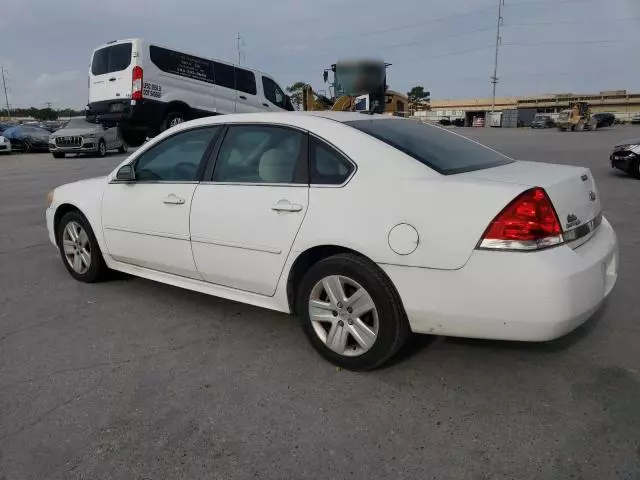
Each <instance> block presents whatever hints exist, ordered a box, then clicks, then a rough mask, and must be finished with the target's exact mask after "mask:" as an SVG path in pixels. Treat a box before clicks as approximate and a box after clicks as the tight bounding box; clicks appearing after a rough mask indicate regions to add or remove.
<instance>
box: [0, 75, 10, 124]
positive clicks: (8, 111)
mask: <svg viewBox="0 0 640 480" xmlns="http://www.w3.org/2000/svg"><path fill="white" fill-rule="evenodd" d="M0 72H2V88H3V89H4V100H5V102H6V104H7V115H8V116H9V120H11V109H10V108H9V95H7V80H6V79H5V78H4V67H0Z"/></svg>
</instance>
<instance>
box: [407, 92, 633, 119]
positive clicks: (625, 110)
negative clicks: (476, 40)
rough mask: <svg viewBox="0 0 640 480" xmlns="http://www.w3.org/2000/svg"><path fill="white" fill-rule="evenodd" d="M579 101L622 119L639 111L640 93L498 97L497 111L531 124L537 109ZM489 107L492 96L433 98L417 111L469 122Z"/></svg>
mask: <svg viewBox="0 0 640 480" xmlns="http://www.w3.org/2000/svg"><path fill="white" fill-rule="evenodd" d="M580 101H583V102H588V103H589V105H591V111H592V112H593V113H597V112H611V113H613V114H615V116H616V118H618V119H620V120H622V121H628V120H630V119H631V117H632V116H633V115H634V114H636V113H640V93H628V92H627V91H626V90H613V91H604V92H600V93H596V94H575V93H557V94H548V95H539V96H529V97H496V99H495V111H496V112H505V111H508V115H507V117H509V118H510V119H514V118H515V119H517V122H516V123H517V124H520V125H528V124H530V123H531V120H532V119H533V117H534V115H535V114H536V113H558V112H560V111H562V110H565V109H568V108H569V104H570V103H571V102H580ZM490 111H491V98H473V99H460V100H432V101H431V111H429V112H416V115H418V116H425V117H429V118H430V119H432V120H440V119H442V118H447V117H448V118H449V119H450V120H451V121H455V120H458V121H459V122H464V124H465V125H467V126H470V125H472V124H473V123H474V120H478V119H483V121H484V119H485V118H487V117H488V116H487V113H489V112H490ZM510 126H511V125H510ZM513 126H515V124H514V125H513Z"/></svg>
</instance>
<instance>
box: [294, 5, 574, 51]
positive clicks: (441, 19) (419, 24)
mask: <svg viewBox="0 0 640 480" xmlns="http://www.w3.org/2000/svg"><path fill="white" fill-rule="evenodd" d="M572 1H576V0H572ZM488 10H493V7H485V8H480V9H478V10H472V11H471V12H465V13H458V14H456V15H449V16H446V17H438V18H432V19H430V20H426V21H423V22H416V23H409V24H406V25H399V26H397V27H390V28H385V29H382V30H369V31H367V32H360V33H352V34H348V35H338V36H336V35H332V36H328V37H321V38H314V39H311V40H306V41H303V42H299V43H298V45H307V44H309V43H313V42H322V41H325V40H345V39H349V38H358V37H366V36H370V35H378V34H381V33H389V32H395V31H398V30H407V29H410V28H415V27H422V26H424V25H430V24H432V23H437V22H444V21H446V20H454V19H458V18H462V17H467V16H470V15H475V14H478V13H482V12H486V11H488Z"/></svg>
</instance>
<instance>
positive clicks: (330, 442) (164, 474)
mask: <svg viewBox="0 0 640 480" xmlns="http://www.w3.org/2000/svg"><path fill="white" fill-rule="evenodd" d="M457 132H459V133H462V134H464V135H468V136H470V137H472V138H474V139H478V140H480V141H482V142H484V143H486V144H488V145H490V146H492V147H494V148H496V149H498V150H500V151H503V152H505V153H507V154H509V155H511V156H514V157H516V158H519V159H523V160H539V161H547V162H555V163H565V164H571V165H584V166H587V167H589V168H591V170H592V172H593V174H594V176H595V178H596V181H597V184H598V188H599V192H600V196H601V199H602V202H603V208H604V214H605V215H606V216H607V218H608V219H609V220H610V221H611V223H612V224H613V226H614V228H615V230H616V232H617V234H618V239H619V243H620V276H619V279H618V283H617V285H616V287H615V289H614V290H613V292H612V293H611V295H610V297H609V299H608V301H607V302H606V304H605V305H604V307H603V308H602V309H601V310H600V311H599V312H598V313H597V314H596V315H595V317H594V318H593V319H592V320H591V321H589V322H588V323H587V324H585V325H584V326H582V327H581V328H579V329H578V330H577V331H575V332H573V333H572V334H570V335H568V336H566V337H564V338H562V339H560V340H557V341H554V342H550V343H544V344H520V343H513V342H496V341H478V340H465V339H453V338H444V337H435V338H434V337H428V336H416V337H414V338H412V339H411V342H410V345H409V346H408V347H407V348H406V349H405V350H404V351H403V352H402V355H401V356H400V357H399V358H398V359H396V361H395V362H393V363H392V364H391V365H389V366H387V367H386V368H383V369H381V370H377V371H374V372H370V373H352V372H348V371H340V370H337V369H336V368H335V367H333V366H332V365H330V364H329V363H327V362H325V361H324V360H322V359H321V358H320V357H319V356H318V355H317V354H316V353H315V352H314V351H313V350H312V348H311V347H310V346H309V345H308V344H307V342H306V340H305V338H304V336H303V333H302V330H301V328H300V326H299V325H298V320H297V319H296V318H293V317H289V316H287V315H283V314H279V313H274V312H270V311H266V310H261V309H258V308H254V307H251V306H247V305H242V304H238V303H234V302H230V301H226V300H221V299H217V298H214V297H208V296H205V295H202V294H198V293H194V292H189V291H185V290H180V289H177V288H173V287H169V286H165V285H161V284H157V283H153V282H150V281H146V280H141V279H136V278H120V279H115V280H112V281H109V282H106V283H102V284H96V285H86V284H82V283H79V282H76V281H75V280H73V279H72V278H71V277H70V276H69V274H68V273H67V272H66V270H65V269H64V267H63V265H62V263H61V260H60V258H59V255H58V252H57V251H56V249H55V248H54V247H53V246H52V245H51V244H49V243H48V240H47V234H46V228H45V223H44V209H45V196H46V193H47V191H48V190H50V189H51V188H53V187H55V186H57V185H60V184H62V183H66V182H70V181H74V180H79V179H83V178H88V177H92V176H97V175H103V174H106V173H107V172H109V171H110V170H111V169H112V168H113V167H114V166H115V165H117V164H118V163H119V161H120V160H121V157H117V156H109V157H107V158H105V159H97V158H66V159H63V160H54V159H53V158H51V156H50V155H48V154H31V155H13V156H8V157H0V480H14V479H19V480H27V479H43V478H46V479H80V478H82V479H154V480H155V479H172V480H177V479H205V478H212V479H249V478H260V479H342V478H349V479H352V478H353V479H377V478H390V479H420V480H425V479H473V480H480V479H492V480H493V479H518V480H524V479H558V480H566V479H571V478H575V479H594V480H608V479H637V478H640V348H639V345H640V314H639V313H638V302H639V301H640V297H639V296H638V288H639V285H640V253H639V249H640V221H639V219H640V217H639V216H638V211H639V208H640V181H639V180H635V179H632V178H629V177H627V176H626V175H624V174H622V173H619V172H616V171H612V170H611V169H610V168H609V166H608V161H607V159H608V154H609V152H610V148H611V146H612V145H613V144H614V143H615V142H617V141H619V140H622V139H625V138H631V137H640V128H634V127H616V128H610V129H603V130H600V131H596V132H582V133H570V132H567V133H560V132H557V131H555V130H542V131H541V130H537V131H532V130H528V129H518V130H515V129H513V130H506V129H505V130H501V129H458V130H457ZM531 294H532V295H535V292H531ZM461 301H464V292H461ZM517 314H518V312H517V311H514V315H517Z"/></svg>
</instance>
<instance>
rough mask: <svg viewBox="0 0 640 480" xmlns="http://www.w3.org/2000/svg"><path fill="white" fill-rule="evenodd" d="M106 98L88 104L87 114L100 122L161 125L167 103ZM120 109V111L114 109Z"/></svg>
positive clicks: (147, 126) (146, 125)
mask: <svg viewBox="0 0 640 480" xmlns="http://www.w3.org/2000/svg"><path fill="white" fill-rule="evenodd" d="M131 102H132V100H130V99H122V100H105V101H102V102H93V103H89V104H88V105H87V110H86V112H85V115H86V117H87V118H88V119H94V118H95V120H96V121H98V122H99V123H117V124H122V125H124V126H127V127H130V128H149V127H151V128H154V127H157V126H159V125H160V122H161V120H162V115H163V114H164V110H165V107H166V105H165V104H164V103H163V102H159V101H157V100H150V99H143V100H138V101H135V104H134V105H132V104H131ZM114 110H118V111H114Z"/></svg>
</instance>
